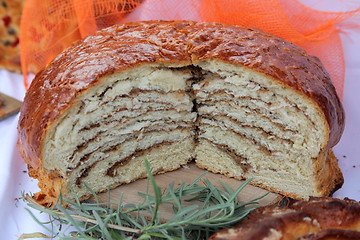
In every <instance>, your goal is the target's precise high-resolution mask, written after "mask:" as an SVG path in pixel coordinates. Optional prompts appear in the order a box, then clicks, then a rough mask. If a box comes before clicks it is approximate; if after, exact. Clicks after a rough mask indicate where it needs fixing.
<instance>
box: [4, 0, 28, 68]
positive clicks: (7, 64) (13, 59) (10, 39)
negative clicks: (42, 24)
mask: <svg viewBox="0 0 360 240" xmlns="http://www.w3.org/2000/svg"><path fill="white" fill-rule="evenodd" d="M24 2H25V1H24V0H10V1H9V0H0V18H1V20H0V52H1V54H0V68H4V69H7V70H10V71H15V72H21V66H20V44H19V36H20V18H21V12H22V9H23V5H24Z"/></svg>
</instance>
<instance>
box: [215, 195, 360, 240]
mask: <svg viewBox="0 0 360 240" xmlns="http://www.w3.org/2000/svg"><path fill="white" fill-rule="evenodd" d="M222 239H224V240H225V239H226V240H232V239H234V240H235V239H242V240H254V239H256V240H265V239H266V240H333V239H334V240H335V239H339V240H340V239H341V240H346V239H349V240H350V239H351V240H358V239H360V203H359V202H356V201H354V200H350V199H344V200H340V199H335V198H315V197H312V198H310V201H309V202H304V201H296V202H295V203H294V204H292V205H291V206H290V207H278V206H266V207H262V208H258V209H256V210H254V211H253V212H251V213H250V214H249V216H248V218H247V219H246V220H244V221H242V222H240V223H239V224H238V225H237V226H236V227H234V228H230V229H223V230H220V231H219V232H217V233H216V234H214V235H213V236H211V237H210V238H209V240H222Z"/></svg>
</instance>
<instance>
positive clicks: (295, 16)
mask: <svg viewBox="0 0 360 240" xmlns="http://www.w3.org/2000/svg"><path fill="white" fill-rule="evenodd" d="M359 13H360V6H359V8H357V9H355V10H353V11H348V12H325V11H318V10H314V9H312V8H309V7H307V6H305V5H303V4H301V3H300V2H298V1H297V0H92V1H90V0H27V1H26V2H25V6H24V10H23V16H22V20H21V35H20V39H21V42H20V47H21V62H22V70H23V73H24V84H25V86H26V87H28V86H29V81H28V79H27V78H26V76H27V73H28V72H33V73H36V72H38V71H39V70H41V69H42V68H43V67H45V66H46V65H47V64H48V63H49V62H50V61H51V60H52V59H53V58H55V57H56V56H57V55H58V54H59V53H60V52H61V51H63V50H64V49H65V48H66V47H68V46H69V45H71V44H72V43H73V42H74V41H76V40H79V39H82V38H84V37H86V36H88V35H90V34H92V33H94V32H95V31H97V30H99V29H102V28H104V27H108V26H111V25H113V24H117V23H123V22H128V21H140V20H155V19H163V20H181V19H183V20H195V21H207V22H220V23H226V24H235V25H241V26H250V27H256V28H260V29H262V30H264V31H266V32H270V33H272V34H274V35H277V36H279V37H282V38H284V39H285V40H288V41H291V42H293V43H295V44H297V45H299V46H301V47H302V48H304V49H305V50H306V51H307V52H308V53H309V54H311V55H315V56H317V57H319V58H320V59H321V61H322V62H323V64H324V66H325V68H326V69H327V71H328V72H329V73H330V76H331V78H332V81H333V83H334V85H335V87H336V89H337V91H338V93H339V95H340V96H342V92H343V84H344V76H345V63H344V56H343V50H342V44H341V38H340V32H341V31H342V30H343V29H342V28H344V27H348V28H349V27H351V28H354V27H356V28H359V26H358V25H356V24H347V25H345V24H344V22H347V21H349V20H350V19H351V18H352V17H354V16H355V15H359ZM359 29H360V28H359Z"/></svg>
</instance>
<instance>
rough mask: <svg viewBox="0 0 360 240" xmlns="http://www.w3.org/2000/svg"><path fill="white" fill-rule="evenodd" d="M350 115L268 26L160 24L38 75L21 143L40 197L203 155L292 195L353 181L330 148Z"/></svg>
mask: <svg viewBox="0 0 360 240" xmlns="http://www.w3.org/2000/svg"><path fill="white" fill-rule="evenodd" d="M343 128H344V111H343V108H342V105H341V102H340V100H339V98H338V96H337V94H336V91H335V88H334V86H333V85H332V83H331V80H330V77H329V74H328V73H327V72H326V71H325V69H324V67H323V66H322V64H321V63H320V61H319V60H318V59H317V58H315V57H312V56H308V55H307V54H306V53H305V51H304V50H302V49H300V48H299V47H297V46H296V45H294V44H291V43H289V42H286V41H284V40H282V39H280V38H277V37H275V36H272V35H270V34H267V33H264V32H262V31H260V30H256V29H251V28H243V27H238V26H228V25H222V24H216V23H196V22H189V21H170V22H167V21H150V22H136V23H127V24H124V25H120V26H113V27H110V28H107V29H104V30H101V31H99V32H97V33H96V34H95V35H93V36H89V37H87V38H86V39H84V40H83V41H79V42H76V43H75V44H74V45H72V46H71V47H69V48H68V49H67V50H65V51H64V52H63V53H62V54H60V55H59V56H58V57H57V58H56V59H54V61H52V62H51V63H50V64H49V65H48V66H47V67H46V68H45V69H44V70H42V71H41V72H40V73H38V74H37V75H36V77H35V79H34V80H33V82H32V84H31V86H30V88H29V90H28V92H27V94H26V96H25V99H24V103H23V106H22V109H21V116H20V119H19V125H18V130H19V144H18V145H19V149H20V152H21V155H22V157H23V159H24V160H25V162H26V163H28V165H29V169H30V171H29V174H30V176H32V177H34V178H37V179H38V180H39V186H40V188H41V193H39V194H37V195H36V198H37V200H38V201H40V202H42V203H50V204H51V203H52V202H54V201H56V198H57V197H58V195H59V191H60V189H62V194H63V196H64V197H67V198H71V191H70V187H71V188H72V189H73V191H74V192H75V193H76V194H78V195H79V197H81V198H85V197H86V196H87V195H89V194H90V193H89V191H88V189H87V187H86V186H85V185H84V183H86V184H87V185H88V186H89V187H91V188H92V189H93V190H94V191H95V192H100V191H104V190H106V189H107V187H108V185H111V186H112V187H115V186H117V185H119V184H122V183H128V182H131V181H134V180H136V179H138V178H142V177H145V176H146V172H145V168H144V164H143V161H142V160H143V159H144V158H145V157H146V158H147V159H148V160H149V162H150V163H151V165H152V167H153V172H154V173H159V172H166V171H170V170H174V169H176V168H178V167H180V166H181V165H184V164H187V163H188V162H189V161H191V160H192V159H194V158H195V160H196V163H197V165H198V166H199V167H201V168H205V169H208V170H210V171H213V172H218V173H221V174H225V175H227V176H229V177H234V178H238V179H244V178H251V177H254V178H255V179H254V180H253V181H252V184H255V185H258V186H261V187H264V188H267V189H269V190H272V191H275V192H278V193H282V194H286V195H288V196H291V197H295V198H300V199H308V198H309V196H327V195H329V194H330V193H331V192H332V191H334V190H335V189H336V188H337V187H338V186H339V185H341V184H342V182H343V177H342V174H341V171H340V169H339V167H338V164H337V159H336V158H335V156H334V153H333V152H332V150H331V148H332V147H333V146H334V145H335V144H336V143H337V142H338V141H339V139H340V137H341V134H342V132H343Z"/></svg>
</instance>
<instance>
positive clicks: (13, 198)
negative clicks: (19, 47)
mask: <svg viewBox="0 0 360 240" xmlns="http://www.w3.org/2000/svg"><path fill="white" fill-rule="evenodd" d="M324 2H326V3H323V4H322V5H321V6H317V7H319V8H324V7H325V8H326V10H331V9H334V6H335V7H336V8H335V9H336V10H339V9H338V8H337V7H338V6H339V3H338V2H337V1H331V2H329V1H324ZM352 2H353V3H354V2H355V3H356V2H357V3H358V6H360V1H352ZM341 6H342V9H340V10H345V9H344V6H343V5H341ZM353 6H354V4H352V6H350V7H352V9H354V7H353ZM139 11H140V10H139ZM140 13H141V11H140ZM356 21H357V22H358V23H360V19H359V18H358V19H357V20H356ZM342 40H343V47H344V54H345V61H346V77H345V86H344V98H343V104H344V108H345V112H346V127H345V132H344V135H343V137H342V139H341V141H340V142H339V144H338V145H337V146H336V147H335V148H334V151H335V155H336V156H337V158H338V159H339V165H340V168H341V169H342V172H343V174H344V177H345V183H344V185H343V187H342V188H341V189H340V190H338V191H337V192H336V193H335V194H334V196H335V197H349V198H352V199H356V200H358V201H360V107H359V103H360V57H359V56H360V29H359V31H350V32H345V33H344V34H342ZM0 92H3V93H5V94H7V95H9V96H11V97H14V98H16V99H18V100H22V99H23V97H24V93H25V89H24V86H23V84H22V76H21V75H19V74H15V73H9V72H7V71H4V70H0ZM17 119H18V116H17V115H14V116H12V117H9V118H8V119H6V120H2V121H0V183H1V184H0V236H1V237H0V238H1V239H17V238H18V237H19V236H20V235H21V234H22V233H33V232H44V233H46V231H44V229H42V228H41V227H40V226H39V225H38V224H37V223H35V221H33V219H32V218H31V216H30V215H29V214H28V213H27V212H26V210H25V208H24V207H25V205H24V203H23V202H22V200H18V198H19V197H20V196H21V192H22V191H25V192H27V193H28V192H37V191H38V188H37V185H36V184H37V182H36V180H33V179H30V178H29V177H28V175H27V168H26V165H25V164H24V163H23V161H22V159H21V157H20V156H19V153H18V152H17V149H16V141H17V136H16V133H17V131H16V127H17ZM36 215H37V216H39V217H40V218H42V219H43V220H44V221H46V220H47V219H48V218H47V216H46V215H45V214H40V215H39V214H38V213H36Z"/></svg>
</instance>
